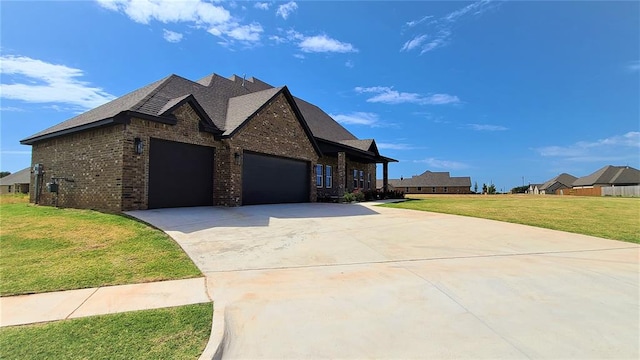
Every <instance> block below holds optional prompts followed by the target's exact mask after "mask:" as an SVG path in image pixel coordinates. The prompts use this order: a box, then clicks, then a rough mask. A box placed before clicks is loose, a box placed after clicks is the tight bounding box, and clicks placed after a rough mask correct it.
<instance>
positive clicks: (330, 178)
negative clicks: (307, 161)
mask: <svg viewBox="0 0 640 360" xmlns="http://www.w3.org/2000/svg"><path fill="white" fill-rule="evenodd" d="M325 168H326V170H325V172H324V174H325V186H326V187H327V189H331V187H332V186H333V173H332V172H331V165H327V166H326V167H325Z"/></svg>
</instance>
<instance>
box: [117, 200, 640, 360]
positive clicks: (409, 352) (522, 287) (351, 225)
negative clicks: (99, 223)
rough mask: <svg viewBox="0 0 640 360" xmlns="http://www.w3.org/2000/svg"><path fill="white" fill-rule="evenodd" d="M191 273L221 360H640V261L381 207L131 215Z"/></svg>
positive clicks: (586, 243) (595, 244) (621, 247)
mask: <svg viewBox="0 0 640 360" xmlns="http://www.w3.org/2000/svg"><path fill="white" fill-rule="evenodd" d="M129 214H130V215H133V216H135V217H138V218H140V219H142V220H143V221H146V222H148V223H151V224H153V225H155V226H156V227H158V228H160V229H162V230H164V231H165V232H167V233H168V234H169V235H170V236H171V237H172V238H174V239H175V240H176V241H177V242H178V243H179V244H180V246H182V248H183V249H184V250H185V251H186V252H187V254H188V255H189V256H190V257H191V259H193V261H194V262H195V263H196V265H197V266H198V267H199V268H200V269H201V270H202V271H203V273H204V274H205V276H206V279H207V285H208V291H209V294H210V296H211V297H212V298H213V299H214V303H215V315H214V325H213V326H214V329H213V330H214V331H213V335H212V339H211V343H210V347H208V349H207V351H206V356H207V357H209V358H210V357H211V356H213V355H214V353H215V356H216V357H217V358H229V359H234V358H262V359H267V358H268V359H275V358H278V359H300V358H340V359H362V358H387V359H391V358H394V359H397V358H438V359H440V358H509V359H517V358H525V359H526V358H615V359H622V358H629V359H637V358H639V357H640V351H639V348H640V341H639V340H638V339H640V320H639V319H640V313H639V308H640V303H639V297H640V294H639V291H638V289H639V288H640V281H639V278H640V271H639V266H638V265H639V257H640V246H638V245H636V244H630V243H625V242H619V241H613V240H606V239H600V238H595V237H590V236H584V235H577V234H570V233H565V232H560V231H553V230H547V229H540V228H535V227H529V226H523V225H517V224H509V223H503V222H497V221H491V220H483V219H475V218H469V217H461V216H453V215H444V214H436V213H428V212H419V211H411V210H400V209H389V208H381V207H376V206H372V205H370V204H367V205H362V204H350V205H344V204H282V205H261V206H245V207H238V208H214V207H202V208H181V209H161V210H147V211H134V212H130V213H129Z"/></svg>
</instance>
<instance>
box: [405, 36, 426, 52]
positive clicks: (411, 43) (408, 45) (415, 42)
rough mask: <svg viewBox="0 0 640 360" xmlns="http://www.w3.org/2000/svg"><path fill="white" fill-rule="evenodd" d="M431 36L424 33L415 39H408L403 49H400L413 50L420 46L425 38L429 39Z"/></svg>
mask: <svg viewBox="0 0 640 360" xmlns="http://www.w3.org/2000/svg"><path fill="white" fill-rule="evenodd" d="M428 37H429V36H428V35H426V34H424V35H419V36H416V37H414V38H413V39H411V40H409V41H407V42H406V43H404V46H402V49H400V51H409V50H413V49H414V48H416V47H418V46H420V45H421V44H422V43H423V42H424V41H425V40H427V38H428Z"/></svg>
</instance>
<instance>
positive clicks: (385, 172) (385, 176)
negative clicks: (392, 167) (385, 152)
mask: <svg viewBox="0 0 640 360" xmlns="http://www.w3.org/2000/svg"><path fill="white" fill-rule="evenodd" d="M388 190H389V162H388V161H385V162H383V163H382V191H384V192H387V191H388Z"/></svg>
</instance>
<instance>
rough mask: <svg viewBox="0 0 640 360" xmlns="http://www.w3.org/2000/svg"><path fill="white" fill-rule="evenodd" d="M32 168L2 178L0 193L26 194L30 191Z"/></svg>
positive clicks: (0, 180)
mask: <svg viewBox="0 0 640 360" xmlns="http://www.w3.org/2000/svg"><path fill="white" fill-rule="evenodd" d="M30 179H31V168H26V169H22V170H20V171H18V172H16V173H13V174H9V175H7V176H5V177H3V178H0V194H18V193H20V194H26V193H28V192H29V183H30Z"/></svg>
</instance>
